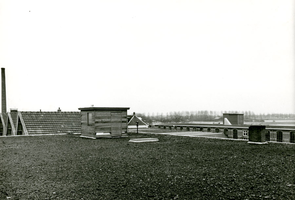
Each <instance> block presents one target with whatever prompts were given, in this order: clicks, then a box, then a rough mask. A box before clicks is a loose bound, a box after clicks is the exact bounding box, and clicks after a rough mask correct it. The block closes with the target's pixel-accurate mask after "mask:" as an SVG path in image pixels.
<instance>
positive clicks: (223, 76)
mask: <svg viewBox="0 0 295 200" xmlns="http://www.w3.org/2000/svg"><path fill="white" fill-rule="evenodd" d="M294 16H295V15H294V1H293V0H192V1H188V0H156V1H153V0H148V1H140V0H122V1H118V0H103V1H98V0H83V1H82V0H0V67H1V68H5V70H6V86H7V88H6V89H7V107H8V109H10V108H18V109H19V110H27V111H35V110H40V109H42V110H44V111H55V110H57V109H58V107H60V108H61V109H62V110H63V111H78V108H79V107H86V106H91V105H94V106H97V107H100V106H115V107H117V106H124V107H130V112H145V113H150V114H152V113H155V114H156V113H166V112H172V111H198V110H215V111H254V112H255V113H295V106H294V102H295V88H294V86H295V80H294V78H295V70H294V61H295V59H294V55H295V54H294V53H295V52H294V44H295V42H294V29H295V26H294Z"/></svg>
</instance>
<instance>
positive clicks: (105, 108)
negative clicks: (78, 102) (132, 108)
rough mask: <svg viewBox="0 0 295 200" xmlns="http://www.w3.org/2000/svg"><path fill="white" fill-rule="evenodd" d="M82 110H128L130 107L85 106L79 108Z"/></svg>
mask: <svg viewBox="0 0 295 200" xmlns="http://www.w3.org/2000/svg"><path fill="white" fill-rule="evenodd" d="M79 110H81V111H127V110H129V108H128V107H85V108H79Z"/></svg>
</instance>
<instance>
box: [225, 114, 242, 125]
mask: <svg viewBox="0 0 295 200" xmlns="http://www.w3.org/2000/svg"><path fill="white" fill-rule="evenodd" d="M223 124H224V125H243V124H244V114H240V113H223Z"/></svg>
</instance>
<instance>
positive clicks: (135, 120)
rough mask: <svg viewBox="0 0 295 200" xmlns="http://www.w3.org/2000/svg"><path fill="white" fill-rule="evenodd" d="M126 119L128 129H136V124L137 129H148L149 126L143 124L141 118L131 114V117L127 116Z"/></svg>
mask: <svg viewBox="0 0 295 200" xmlns="http://www.w3.org/2000/svg"><path fill="white" fill-rule="evenodd" d="M127 118H128V129H133V128H137V124H138V128H148V127H149V125H148V124H147V123H145V122H144V121H143V120H142V118H141V117H138V116H136V115H135V113H133V115H128V116H127Z"/></svg>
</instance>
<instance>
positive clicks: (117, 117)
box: [79, 107, 129, 139]
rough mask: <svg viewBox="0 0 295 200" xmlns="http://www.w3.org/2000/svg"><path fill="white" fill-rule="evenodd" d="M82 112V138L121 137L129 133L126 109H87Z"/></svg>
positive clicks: (81, 109) (82, 109)
mask: <svg viewBox="0 0 295 200" xmlns="http://www.w3.org/2000/svg"><path fill="white" fill-rule="evenodd" d="M79 110H80V111H81V137H87V138H93V139H96V138H97V137H100V136H108V137H121V136H122V133H124V132H125V133H126V132H127V122H128V121H127V110H129V108H126V107H85V108H79Z"/></svg>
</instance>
